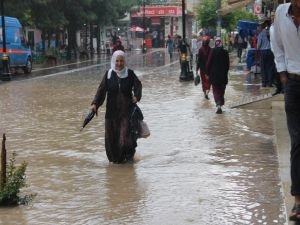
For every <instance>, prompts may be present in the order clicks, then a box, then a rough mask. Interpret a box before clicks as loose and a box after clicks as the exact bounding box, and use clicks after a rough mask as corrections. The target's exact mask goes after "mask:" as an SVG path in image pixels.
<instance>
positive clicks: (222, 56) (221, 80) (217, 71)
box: [206, 37, 229, 114]
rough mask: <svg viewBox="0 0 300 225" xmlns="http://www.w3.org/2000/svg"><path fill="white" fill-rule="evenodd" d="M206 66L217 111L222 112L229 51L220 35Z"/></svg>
mask: <svg viewBox="0 0 300 225" xmlns="http://www.w3.org/2000/svg"><path fill="white" fill-rule="evenodd" d="M206 67H207V73H208V77H209V81H210V83H211V84H212V90H213V95H214V99H215V103H216V106H217V111H216V113H217V114H222V106H223V105H224V104H225V99H224V95H225V89H226V85H227V83H228V71H229V53H228V51H227V50H225V49H224V48H223V45H222V41H221V38H219V37H217V38H216V40H215V48H214V49H213V50H212V52H211V54H210V56H209V58H208V60H207V65H206Z"/></svg>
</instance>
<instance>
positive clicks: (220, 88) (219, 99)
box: [212, 84, 226, 106]
mask: <svg viewBox="0 0 300 225" xmlns="http://www.w3.org/2000/svg"><path fill="white" fill-rule="evenodd" d="M212 89H213V95H214V99H215V103H216V106H218V105H219V106H222V105H224V104H225V98H224V95H225V89H226V84H217V85H214V84H213V85H212Z"/></svg>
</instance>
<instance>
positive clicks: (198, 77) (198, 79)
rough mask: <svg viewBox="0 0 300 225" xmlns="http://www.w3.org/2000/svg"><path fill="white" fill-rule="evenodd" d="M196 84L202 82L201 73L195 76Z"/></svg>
mask: <svg viewBox="0 0 300 225" xmlns="http://www.w3.org/2000/svg"><path fill="white" fill-rule="evenodd" d="M194 84H195V86H197V85H198V84H200V76H199V75H196V77H195V78H194Z"/></svg>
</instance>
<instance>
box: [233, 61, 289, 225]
mask: <svg viewBox="0 0 300 225" xmlns="http://www.w3.org/2000/svg"><path fill="white" fill-rule="evenodd" d="M231 65H232V67H234V66H244V67H245V65H244V64H239V63H238V61H237V59H235V58H234V59H233V61H232V64H231ZM231 107H232V108H237V107H238V108H247V109H250V108H251V109H260V108H269V109H270V110H272V121H273V129H274V144H275V147H276V150H277V154H278V164H279V170H278V173H279V177H280V180H281V189H282V190H281V191H282V196H283V201H284V204H285V216H286V221H287V223H286V224H294V222H290V221H289V220H288V215H289V213H290V211H291V209H292V207H293V197H292V196H291V195H290V186H291V179H290V137H289V133H288V129H287V122H286V114H285V109H284V95H283V94H279V95H276V96H272V95H271V92H270V93H268V94H264V95H261V96H258V97H249V98H246V99H243V100H242V101H240V102H237V103H236V104H235V105H232V106H231Z"/></svg>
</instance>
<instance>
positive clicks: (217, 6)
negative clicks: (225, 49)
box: [216, 0, 222, 37]
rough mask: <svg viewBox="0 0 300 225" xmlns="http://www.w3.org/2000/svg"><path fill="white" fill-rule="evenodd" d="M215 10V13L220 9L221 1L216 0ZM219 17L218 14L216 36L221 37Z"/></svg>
mask: <svg viewBox="0 0 300 225" xmlns="http://www.w3.org/2000/svg"><path fill="white" fill-rule="evenodd" d="M216 9H217V12H218V10H219V9H221V0H216ZM221 22H222V21H221V16H220V15H219V14H218V15H217V27H216V28H217V36H218V37H221Z"/></svg>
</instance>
